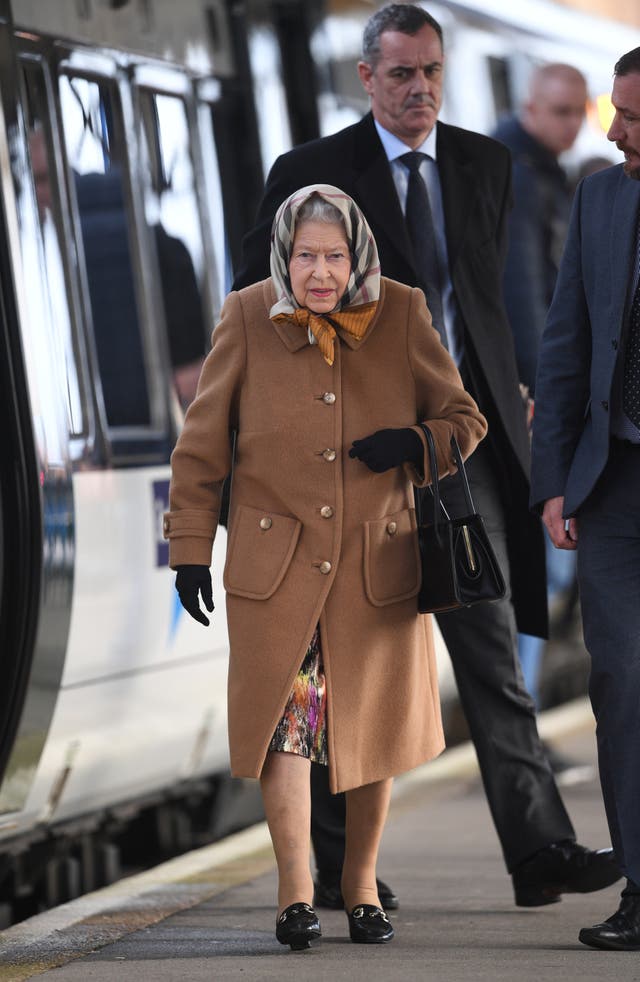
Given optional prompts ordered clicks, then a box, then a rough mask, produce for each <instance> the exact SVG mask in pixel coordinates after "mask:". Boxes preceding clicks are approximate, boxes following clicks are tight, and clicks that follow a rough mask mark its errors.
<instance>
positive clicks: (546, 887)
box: [234, 4, 619, 908]
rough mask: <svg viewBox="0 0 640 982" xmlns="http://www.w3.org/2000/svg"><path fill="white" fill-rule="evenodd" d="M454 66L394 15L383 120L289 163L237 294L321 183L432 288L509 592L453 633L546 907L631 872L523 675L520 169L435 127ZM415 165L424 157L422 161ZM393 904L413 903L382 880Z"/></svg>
mask: <svg viewBox="0 0 640 982" xmlns="http://www.w3.org/2000/svg"><path fill="white" fill-rule="evenodd" d="M443 62H444V56H443V49H442V30H441V28H440V25H439V24H438V23H437V21H435V20H434V19H433V18H432V17H431V16H430V15H429V14H427V13H426V12H425V11H424V10H422V9H421V8H420V7H418V6H414V5H412V4H389V5H387V6H385V7H383V8H382V9H381V10H379V11H378V12H377V13H376V14H374V15H373V16H372V17H371V18H370V19H369V21H368V22H367V25H366V27H365V33H364V44H363V60H362V61H361V62H360V63H359V65H358V71H359V74H360V79H361V82H362V84H363V86H364V88H365V90H366V92H367V93H368V94H369V96H370V98H371V112H370V113H368V114H367V115H366V116H365V117H364V118H363V119H362V120H361V121H360V122H358V123H356V124H355V125H353V126H349V127H347V128H346V129H344V130H342V131H340V132H339V133H336V134H334V135H333V136H328V137H324V138H323V139H320V140H315V141H312V142H311V143H307V144H304V145H302V146H299V147H296V148H294V149H293V150H291V151H290V152H289V153H286V154H284V155H283V156H281V157H280V158H278V160H276V162H275V164H274V165H273V167H272V169H271V172H270V174H269V176H268V179H267V183H266V187H265V191H264V196H263V199H262V202H261V205H260V208H259V212H258V217H257V222H256V226H255V228H254V229H253V231H251V232H250V233H249V234H248V236H247V237H246V239H245V242H244V259H243V264H242V266H241V268H240V270H239V271H238V273H237V276H236V279H235V282H234V287H236V288H240V287H243V286H246V285H248V284H250V283H252V282H255V281H256V280H259V279H262V278H264V277H266V276H267V275H268V274H269V267H268V259H269V235H270V229H271V223H272V219H273V216H274V214H275V212H276V209H277V208H278V206H279V205H280V203H281V202H282V201H283V200H284V199H285V198H286V197H287V196H288V195H289V194H290V193H291V192H292V191H294V190H296V189H297V188H298V187H302V186H305V185H307V184H313V183H317V182H330V183H331V184H334V185H336V186H337V187H340V188H342V190H343V191H346V192H347V193H348V194H349V195H351V196H352V197H353V198H354V199H355V201H356V202H357V203H358V204H359V205H360V207H361V208H362V210H363V211H364V213H365V215H366V217H367V220H368V221H369V224H370V226H371V229H372V231H373V234H374V236H375V239H376V242H377V244H378V251H379V254H380V260H381V268H382V272H383V274H384V275H385V276H388V277H391V278H392V279H397V280H400V281H401V282H403V283H407V284H409V285H411V286H421V287H422V288H423V290H424V291H425V294H426V297H427V303H428V304H429V307H430V310H431V313H432V316H433V319H434V325H435V326H437V327H438V329H439V330H440V331H441V335H442V337H443V343H445V344H446V345H447V346H448V348H449V350H450V352H451V354H452V356H453V357H454V359H455V361H456V363H457V365H458V367H459V370H460V373H461V375H462V378H463V381H464V382H465V384H466V386H467V388H468V389H469V391H470V392H471V394H472V395H473V396H474V398H475V399H476V401H477V402H478V404H479V406H480V408H481V410H482V412H483V413H484V414H485V416H486V417H487V419H488V421H489V436H488V437H487V438H486V439H485V440H484V441H483V443H482V444H481V446H480V448H479V449H478V451H476V453H475V454H474V455H473V456H472V458H471V460H470V462H469V466H468V472H469V477H470V481H471V486H472V492H473V494H474V498H475V504H476V507H477V510H478V511H480V512H481V514H482V515H483V517H484V519H485V522H486V524H487V527H488V530H489V533H490V535H491V538H492V542H493V545H494V548H495V551H496V553H497V555H498V558H499V560H500V562H501V565H502V568H503V570H504V572H505V575H506V578H507V579H508V580H509V581H510V596H508V598H507V599H505V600H503V601H501V602H498V603H495V604H479V605H477V606H475V607H471V608H468V609H463V610H459V611H456V612H452V613H447V614H442V615H439V616H438V624H439V627H440V630H441V632H442V635H443V637H444V640H445V643H446V645H447V648H448V650H449V653H450V655H451V660H452V664H453V668H454V673H455V676H456V681H457V685H458V691H459V694H460V700H461V703H462V706H463V709H464V712H465V715H466V718H467V722H468V724H469V729H470V732H471V737H472V740H473V742H474V745H475V748H476V752H477V756H478V761H479V764H480V770H481V774H482V779H483V782H484V786H485V790H486V793H487V798H488V801H489V806H490V808H491V813H492V816H493V819H494V822H495V825H496V828H497V832H498V836H499V838H500V842H501V845H502V849H503V852H504V857H505V861H506V864H507V868H508V870H509V872H510V873H511V874H512V877H513V883H514V888H515V895H516V903H518V904H520V905H523V906H537V905H540V904H546V903H552V902H554V901H556V900H558V899H559V897H560V894H561V893H563V892H586V891H590V890H597V889H600V888H601V887H603V886H606V885H608V884H609V883H611V882H614V881H615V880H616V879H617V878H618V877H619V872H618V870H617V867H616V866H615V864H614V862H613V861H612V857H611V851H610V850H607V851H604V852H592V851H590V850H587V849H585V848H584V847H582V846H579V845H578V844H577V843H576V841H575V834H574V830H573V827H572V824H571V821H570V820H569V817H568V815H567V813H566V810H565V808H564V805H563V803H562V801H561V799H560V795H559V793H558V790H557V787H556V784H555V780H554V777H553V774H552V772H551V769H550V766H549V763H548V761H547V758H546V756H545V753H544V750H543V748H542V746H541V743H540V739H539V736H538V732H537V726H536V718H535V709H534V706H533V703H532V700H531V698H530V697H529V695H528V693H527V692H526V690H525V689H524V685H523V682H522V675H521V672H520V669H519V665H518V659H517V651H516V632H517V630H518V629H519V630H520V631H523V632H527V633H530V634H540V635H545V634H546V632H547V604H546V583H545V571H544V544H543V537H542V528H541V524H540V522H539V519H538V518H537V517H536V516H534V515H532V514H530V512H529V509H528V498H529V480H528V474H529V441H528V435H527V430H526V424H525V416H524V410H523V406H522V401H521V397H520V391H519V383H518V376H517V370H516V362H515V355H514V348H513V339H512V335H511V330H510V328H509V324H508V321H507V317H506V313H505V310H504V305H503V300H502V268H503V261H504V256H505V251H506V225H507V214H508V208H509V204H510V200H511V183H510V156H509V152H508V150H507V149H506V147H503V146H502V145H500V144H498V143H497V142H495V141H494V140H491V139H489V138H487V137H484V136H481V135H479V134H477V133H472V132H469V131H467V130H462V129H459V128H457V127H454V126H449V125H446V124H444V123H440V122H437V117H438V112H439V110H440V104H441V100H442V75H443ZM410 151H417V152H418V153H419V154H420V156H419V157H418V156H416V155H415V154H411V156H410V157H407V156H406V155H407V154H408V153H409V152H410ZM400 158H404V159H400ZM414 162H417V164H418V165H419V166H418V173H417V174H416V173H413V170H414ZM425 195H426V196H427V197H428V200H425ZM429 209H430V213H427V212H428V211H429ZM405 213H406V215H405ZM425 232H426V233H429V238H428V241H425ZM452 481H454V479H453V478H449V479H447V480H446V481H445V482H443V484H444V486H445V495H444V497H445V503H446V505H447V508H448V509H449V511H450V513H453V514H456V513H463V511H464V510H465V506H464V501H461V500H460V496H459V490H458V488H457V485H456V484H455V483H453V484H452ZM516 625H517V627H516ZM312 791H313V818H312V837H313V844H314V850H315V854H316V862H317V865H318V879H317V883H316V895H315V902H316V903H317V904H318V906H336V907H340V906H341V905H342V900H341V896H340V870H341V865H342V856H343V850H344V800H343V799H342V798H341V796H339V795H336V796H333V797H332V796H331V795H330V794H329V791H328V783H327V776H326V768H322V767H315V766H314V767H312ZM380 899H381V902H382V903H383V904H386V906H387V907H390V908H391V907H394V906H397V898H396V897H395V895H394V894H393V891H392V890H390V889H388V888H386V887H385V885H384V884H382V885H381V892H380Z"/></svg>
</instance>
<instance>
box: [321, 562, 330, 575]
mask: <svg viewBox="0 0 640 982" xmlns="http://www.w3.org/2000/svg"><path fill="white" fill-rule="evenodd" d="M320 572H321V573H322V574H323V575H324V576H327V574H328V573H330V572H331V563H330V562H328V561H327V560H326V559H325V561H324V562H323V563H320Z"/></svg>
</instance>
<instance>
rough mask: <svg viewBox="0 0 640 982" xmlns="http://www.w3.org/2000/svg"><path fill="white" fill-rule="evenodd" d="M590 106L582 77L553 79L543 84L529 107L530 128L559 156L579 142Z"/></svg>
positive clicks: (547, 79) (539, 86)
mask: <svg viewBox="0 0 640 982" xmlns="http://www.w3.org/2000/svg"><path fill="white" fill-rule="evenodd" d="M586 106H587V89H586V86H585V84H584V82H583V81H582V80H581V79H580V78H578V77H576V78H571V77H570V78H563V77H554V76H549V77H548V78H545V79H544V80H541V81H540V82H539V84H538V87H537V91H536V92H535V95H534V97H532V99H531V101H530V102H529V103H528V105H527V107H526V110H527V120H528V122H529V127H528V128H529V129H530V131H532V132H533V133H534V135H535V136H536V137H537V139H538V140H540V142H541V143H542V144H543V145H544V146H545V147H546V148H547V149H548V150H550V151H551V153H552V154H554V156H556V157H558V156H559V155H560V154H561V153H564V151H565V150H570V149H571V147H572V146H573V144H574V143H575V141H576V137H577V135H578V133H579V132H580V127H581V126H582V122H583V120H584V114H585V110H586Z"/></svg>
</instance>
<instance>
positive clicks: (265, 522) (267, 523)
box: [260, 515, 273, 532]
mask: <svg viewBox="0 0 640 982" xmlns="http://www.w3.org/2000/svg"><path fill="white" fill-rule="evenodd" d="M272 525H273V520H272V519H271V518H268V517H267V516H266V515H265V517H264V518H261V519H260V528H261V529H262V531H263V532H267V531H268V530H269V529H270V528H271V526H272Z"/></svg>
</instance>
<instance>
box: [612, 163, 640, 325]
mask: <svg viewBox="0 0 640 982" xmlns="http://www.w3.org/2000/svg"><path fill="white" fill-rule="evenodd" d="M639 206H640V183H639V182H638V181H632V180H631V179H630V178H629V177H627V176H626V175H625V174H624V172H623V170H622V168H621V169H620V177H619V180H618V187H617V190H616V196H615V200H614V203H613V220H612V222H611V225H610V232H609V268H610V271H611V288H612V315H613V317H612V323H613V324H615V325H616V329H617V330H618V332H620V331H621V330H622V325H623V323H624V317H625V310H626V306H627V304H628V303H630V301H631V290H630V286H631V278H632V276H633V270H634V259H635V254H636V249H637V234H636V233H637V225H638V218H639V214H638V208H639Z"/></svg>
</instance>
